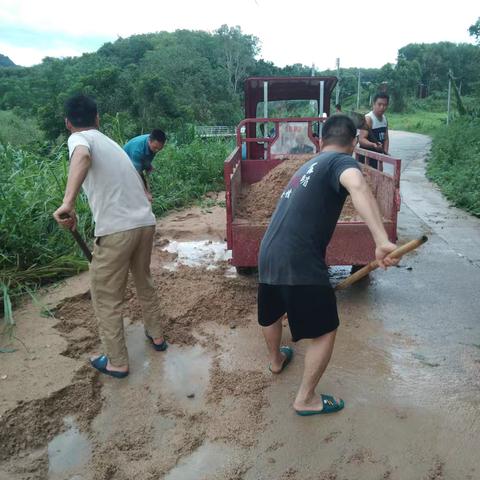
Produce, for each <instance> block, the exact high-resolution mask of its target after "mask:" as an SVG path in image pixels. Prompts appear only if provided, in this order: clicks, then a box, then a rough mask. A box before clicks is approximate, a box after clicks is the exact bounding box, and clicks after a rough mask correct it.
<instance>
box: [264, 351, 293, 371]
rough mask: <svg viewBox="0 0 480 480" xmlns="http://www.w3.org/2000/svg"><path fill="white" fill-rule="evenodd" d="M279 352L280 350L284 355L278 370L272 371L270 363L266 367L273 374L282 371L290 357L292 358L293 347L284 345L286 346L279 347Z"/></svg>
mask: <svg viewBox="0 0 480 480" xmlns="http://www.w3.org/2000/svg"><path fill="white" fill-rule="evenodd" d="M280 352H282V353H283V354H284V355H285V360H284V361H283V363H282V368H281V369H280V370H279V371H278V372H273V371H272V365H271V364H270V365H269V366H268V369H269V370H270V372H272V373H273V374H274V375H278V374H279V373H282V372H283V371H284V370H285V367H286V366H287V365H288V364H289V363H290V362H291V361H292V358H293V348H291V347H286V346H283V347H280Z"/></svg>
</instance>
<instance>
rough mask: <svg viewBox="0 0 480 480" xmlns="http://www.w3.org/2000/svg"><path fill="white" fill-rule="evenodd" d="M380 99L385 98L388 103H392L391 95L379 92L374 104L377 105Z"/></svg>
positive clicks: (374, 98)
mask: <svg viewBox="0 0 480 480" xmlns="http://www.w3.org/2000/svg"><path fill="white" fill-rule="evenodd" d="M379 98H384V99H385V100H386V101H387V103H390V95H389V94H388V93H383V92H379V93H376V94H375V96H374V97H373V103H375V102H376V101H377V100H378V99H379Z"/></svg>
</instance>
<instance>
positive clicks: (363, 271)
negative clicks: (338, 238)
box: [335, 235, 428, 290]
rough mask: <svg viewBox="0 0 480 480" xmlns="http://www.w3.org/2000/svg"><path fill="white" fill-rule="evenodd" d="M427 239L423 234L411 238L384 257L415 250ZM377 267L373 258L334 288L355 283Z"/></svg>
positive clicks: (338, 288) (397, 255)
mask: <svg viewBox="0 0 480 480" xmlns="http://www.w3.org/2000/svg"><path fill="white" fill-rule="evenodd" d="M427 240H428V238H427V237H426V236H425V235H423V236H422V237H420V238H417V239H415V240H411V241H410V242H408V243H406V244H405V245H402V246H401V247H398V248H396V249H395V250H394V251H393V252H391V253H389V254H388V255H387V257H386V258H401V257H403V255H405V254H406V253H408V252H411V251H412V250H415V249H416V248H418V247H419V246H420V245H423V244H424V243H425V242H426V241H427ZM378 267H379V264H378V260H373V261H372V262H370V263H369V264H368V265H365V266H364V267H363V268H361V269H360V270H358V272H355V273H354V274H353V275H350V276H349V277H347V278H346V279H345V280H343V281H342V282H340V283H339V284H338V285H337V286H336V287H335V290H343V289H345V288H347V287H348V286H350V285H351V284H352V283H355V282H356V281H358V280H360V279H361V278H363V277H365V276H366V275H368V274H369V273H370V272H371V271H373V270H375V269H377V268H378Z"/></svg>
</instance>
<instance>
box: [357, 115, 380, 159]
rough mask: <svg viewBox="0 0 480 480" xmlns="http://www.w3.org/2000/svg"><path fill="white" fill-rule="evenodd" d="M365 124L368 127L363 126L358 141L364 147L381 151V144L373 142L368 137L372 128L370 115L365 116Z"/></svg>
mask: <svg viewBox="0 0 480 480" xmlns="http://www.w3.org/2000/svg"><path fill="white" fill-rule="evenodd" d="M365 126H366V127H367V128H361V129H360V132H359V134H358V143H360V146H361V147H362V148H367V149H369V150H375V151H380V150H379V144H378V143H376V142H371V141H370V140H369V139H368V134H369V132H370V130H371V128H372V119H371V118H370V117H365Z"/></svg>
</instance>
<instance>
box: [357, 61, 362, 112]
mask: <svg viewBox="0 0 480 480" xmlns="http://www.w3.org/2000/svg"><path fill="white" fill-rule="evenodd" d="M360 76H361V73H360V69H358V84H357V112H358V110H359V109H360V88H361V87H360Z"/></svg>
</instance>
